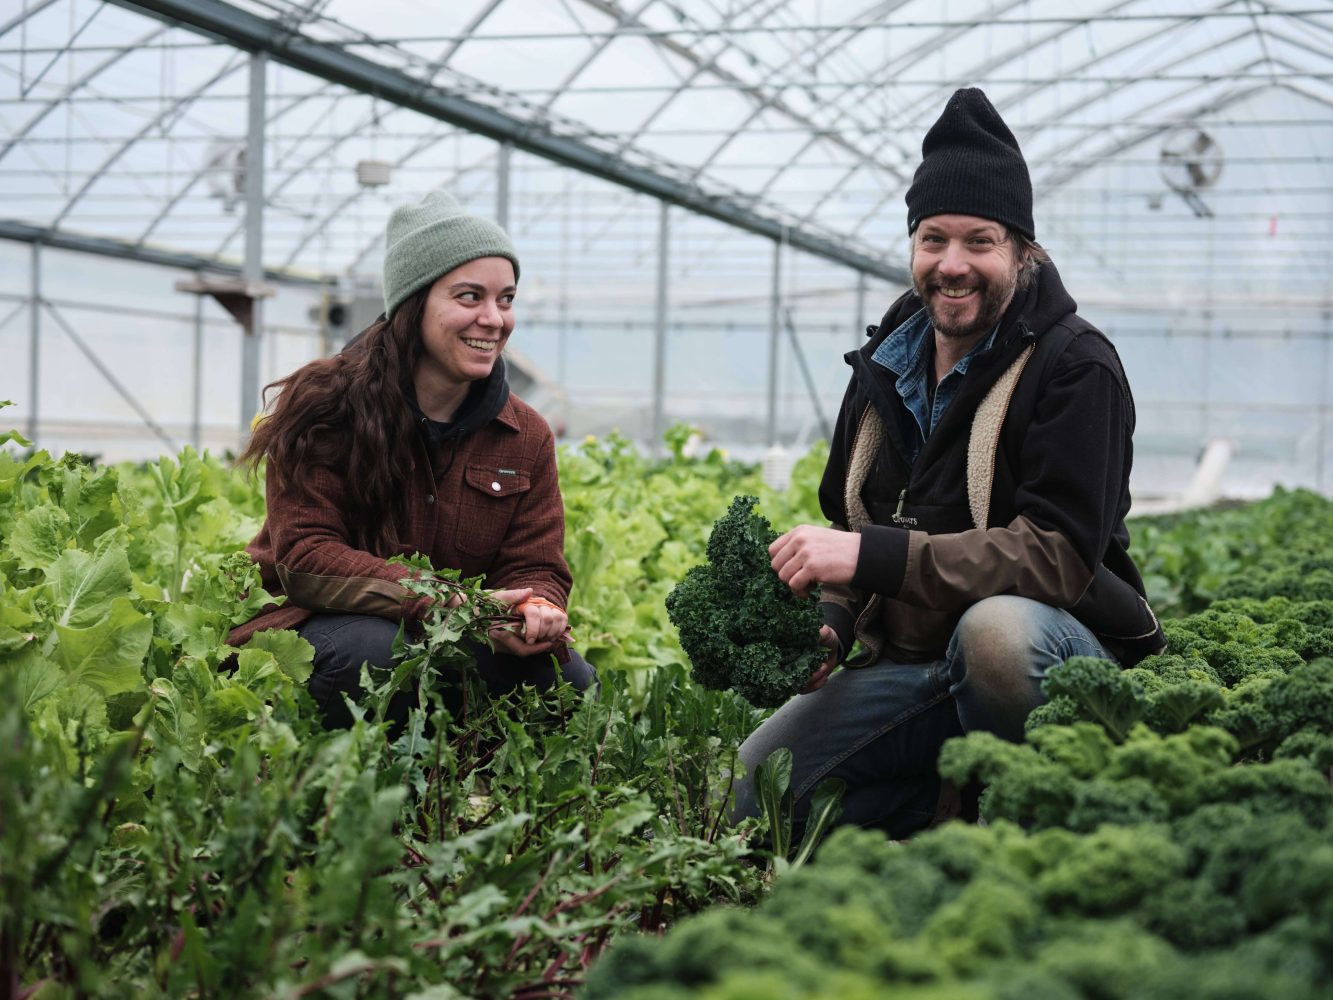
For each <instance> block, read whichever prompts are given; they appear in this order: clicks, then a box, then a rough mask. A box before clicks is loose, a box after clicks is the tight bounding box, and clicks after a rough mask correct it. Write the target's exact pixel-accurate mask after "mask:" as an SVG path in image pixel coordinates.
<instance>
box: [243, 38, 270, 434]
mask: <svg viewBox="0 0 1333 1000" xmlns="http://www.w3.org/2000/svg"><path fill="white" fill-rule="evenodd" d="M267 70H268V55H267V54H266V53H264V52H255V53H253V54H252V55H251V56H250V131H249V135H248V138H247V140H246V144H245V266H244V269H243V270H242V274H243V276H244V279H245V283H246V284H247V285H254V286H258V285H259V284H260V283H262V282H263V280H264V106H265V99H264V97H265V93H266V85H267ZM249 319H250V322H249V323H247V324H244V332H243V333H242V335H241V338H242V344H243V347H242V348H241V427H240V430H241V439H242V441H244V440H245V439H246V438H248V437H249V436H250V421H251V420H253V419H254V417H255V415H256V414H258V413H259V408H260V400H259V357H260V352H259V347H260V339H261V338H262V337H263V335H264V303H263V301H262V299H260V298H255V299H254V300H253V302H252V304H251V308H250V315H249Z"/></svg>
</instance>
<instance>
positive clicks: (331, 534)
mask: <svg viewBox="0 0 1333 1000" xmlns="http://www.w3.org/2000/svg"><path fill="white" fill-rule="evenodd" d="M355 474H356V470H355V469H330V468H327V467H323V466H321V467H316V468H312V469H310V470H309V471H308V472H307V473H306V474H304V475H301V476H296V477H291V478H292V481H291V482H289V483H287V484H286V486H284V487H281V488H280V487H278V485H277V483H276V480H275V477H274V475H273V470H272V469H271V468H270V469H269V471H268V479H267V486H268V517H267V518H266V519H265V521H264V526H263V528H262V529H261V530H260V532H259V535H258V536H257V537H256V538H255V540H254V541H253V542H251V543H250V545H249V546H248V547H247V548H246V551H247V552H249V553H250V556H251V557H252V558H253V559H254V560H255V562H257V563H259V566H260V570H261V572H262V574H263V580H264V587H265V589H266V590H268V592H269V593H271V594H286V595H287V602H286V603H285V604H283V605H281V606H276V605H269V606H268V607H266V608H264V609H263V610H262V611H261V612H260V613H259V614H258V615H257V616H256V617H254V618H252V619H251V620H250V621H248V622H246V623H245V624H244V625H238V626H237V627H236V628H234V629H232V631H231V635H230V636H229V637H228V642H229V643H230V644H231V645H233V646H239V645H241V644H242V643H244V642H245V641H246V640H247V639H249V638H250V636H252V635H253V634H254V633H256V632H259V631H261V630H263V629H282V628H296V627H298V626H299V625H301V624H302V623H303V622H305V621H306V620H307V619H308V618H310V617H311V615H313V614H315V613H317V612H341V613H352V614H372V615H380V616H382V617H384V618H391V619H409V620H412V619H418V618H420V617H421V616H422V615H423V614H424V613H425V610H426V601H425V599H424V598H419V597H414V596H412V595H411V594H409V593H408V591H407V590H406V589H405V588H404V587H402V586H401V584H400V583H399V581H400V580H402V579H403V577H404V576H406V575H407V574H408V572H409V571H408V570H407V569H406V568H404V567H402V566H390V565H389V564H388V563H387V562H386V561H385V560H386V558H387V557H389V556H393V555H411V554H412V553H414V552H421V553H423V554H424V555H427V556H429V557H430V560H431V562H432V563H433V564H434V565H435V566H438V567H441V568H444V567H448V568H450V569H459V570H462V572H463V575H464V576H485V578H486V586H487V587H489V588H492V589H496V590H502V589H510V588H514V587H531V588H532V590H533V593H534V594H536V595H537V596H539V597H544V598H546V599H547V600H548V601H551V602H553V603H555V604H558V605H559V606H560V607H562V608H563V607H566V606H567V605H568V600H569V588H570V584H571V579H570V575H569V567H568V565H566V563H565V556H564V542H565V517H564V504H563V502H562V501H561V498H560V483H559V480H558V478H557V474H556V465H555V440H554V438H553V436H552V434H551V429H550V427H549V426H548V425H547V423H546V421H545V420H544V419H542V417H541V415H540V414H539V413H538V412H537V411H536V410H534V409H533V408H532V407H530V406H528V405H527V404H526V403H524V402H523V401H522V400H520V399H517V398H516V397H514V396H513V395H512V394H511V395H510V396H509V399H508V400H507V401H506V402H505V404H504V406H503V408H501V410H500V411H499V413H498V414H496V416H495V417H493V418H492V419H491V420H490V421H488V422H487V423H486V424H484V425H483V426H481V427H480V428H479V429H477V430H475V431H473V432H472V433H471V434H468V435H467V436H466V437H464V438H463V439H462V440H457V441H454V442H452V443H446V444H445V445H443V446H441V448H440V449H439V453H438V454H436V455H432V456H430V458H429V460H428V459H427V452H426V445H425V444H424V443H423V444H422V445H421V449H420V452H419V454H418V457H417V460H416V462H415V463H414V465H413V469H412V475H411V480H410V482H407V483H404V484H403V489H404V490H406V491H407V525H406V530H405V531H404V532H403V533H402V537H401V539H400V541H401V544H400V545H399V547H398V548H397V549H395V550H394V551H392V552H380V553H371V552H366V551H365V550H363V549H357V548H354V547H353V546H352V544H351V542H350V539H351V538H352V532H351V531H349V530H348V524H347V521H346V518H345V516H344V514H343V494H344V491H345V488H346V485H345V484H346V477H347V476H348V475H355Z"/></svg>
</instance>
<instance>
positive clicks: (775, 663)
mask: <svg viewBox="0 0 1333 1000" xmlns="http://www.w3.org/2000/svg"><path fill="white" fill-rule="evenodd" d="M756 503H758V500H757V499H756V498H755V497H752V496H738V497H736V498H734V499H733V500H732V501H731V506H730V507H728V508H727V512H726V514H724V515H723V516H722V517H721V518H719V519H718V520H717V522H716V523H715V524H714V525H713V531H712V534H711V535H710V536H709V538H708V562H707V563H705V564H704V565H702V566H695V567H694V568H693V569H691V570H690V571H689V572H688V573H687V574H686V575H685V579H683V580H681V581H680V583H678V584H677V585H676V587H675V589H673V590H672V591H671V593H670V595H668V597H667V600H666V607H667V614H668V615H669V616H670V617H671V621H672V624H674V625H675V626H676V628H677V629H679V630H680V644H681V647H682V648H683V649H684V650H685V652H686V654H687V655H688V656H689V658H690V662H691V664H692V666H693V677H694V679H695V680H696V681H697V682H698V683H700V684H702V685H703V686H704V687H708V688H715V689H718V690H722V689H725V688H732V689H734V690H735V691H736V693H737V694H739V695H740V696H741V697H743V698H745V699H746V700H747V701H749V702H750V703H751V704H752V705H755V706H757V707H760V708H773V707H776V706H778V705H781V704H782V703H783V702H784V701H786V700H787V699H788V698H790V697H791V696H792V695H794V694H795V693H796V692H797V691H799V690H800V689H801V688H802V687H804V686H805V684H806V682H807V681H808V680H809V678H810V675H811V674H812V673H814V671H815V670H816V669H817V668H818V666H819V665H820V663H822V662H823V660H824V657H825V656H826V655H827V653H826V651H825V650H824V649H823V647H821V646H820V645H819V628H820V625H821V624H822V618H821V615H820V613H819V606H818V599H817V597H816V596H814V595H811V596H810V597H806V598H801V597H797V596H796V595H795V594H794V593H792V591H791V588H789V587H788V586H787V585H786V584H785V583H783V582H782V581H781V580H779V579H778V575H777V574H776V573H774V572H773V569H772V567H771V566H770V565H769V555H768V546H769V545H770V544H771V543H772V542H773V540H774V539H775V538H777V537H778V536H777V533H776V532H774V531H773V529H772V528H771V527H770V526H769V523H768V521H767V520H765V519H764V518H763V517H762V516H760V515H758V514H756V513H755V512H754V505H755V504H756Z"/></svg>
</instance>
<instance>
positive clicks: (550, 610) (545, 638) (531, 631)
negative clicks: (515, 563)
mask: <svg viewBox="0 0 1333 1000" xmlns="http://www.w3.org/2000/svg"><path fill="white" fill-rule="evenodd" d="M491 596H492V597H494V598H495V599H496V600H497V601H500V602H501V603H503V604H508V605H509V606H510V608H511V609H512V611H513V612H514V614H515V617H516V618H520V617H521V621H517V620H516V621H515V622H514V623H513V624H508V625H497V626H495V627H494V628H492V629H491V642H493V643H494V644H495V648H496V650H498V651H499V652H502V653H508V654H510V655H511V656H533V655H534V654H536V653H545V652H548V651H549V650H551V649H552V648H554V647H555V645H556V643H557V642H559V641H560V639H561V638H562V637H563V636H564V634H565V632H566V630H567V629H568V628H569V616H568V615H566V614H565V612H564V611H563V610H562V609H560V608H559V607H557V606H556V605H554V604H552V603H551V602H550V601H548V600H545V599H544V598H541V597H534V596H533V593H532V588H531V587H520V588H518V589H516V590H496V591H493V592H492V593H491Z"/></svg>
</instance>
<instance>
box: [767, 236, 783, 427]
mask: <svg viewBox="0 0 1333 1000" xmlns="http://www.w3.org/2000/svg"><path fill="white" fill-rule="evenodd" d="M781 336H782V243H781V242H780V241H777V240H775V241H774V242H773V290H772V294H771V296H770V297H769V309H768V443H769V445H770V446H772V445H775V444H777V443H778V348H779V346H780V338H781Z"/></svg>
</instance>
